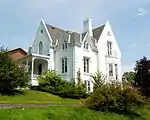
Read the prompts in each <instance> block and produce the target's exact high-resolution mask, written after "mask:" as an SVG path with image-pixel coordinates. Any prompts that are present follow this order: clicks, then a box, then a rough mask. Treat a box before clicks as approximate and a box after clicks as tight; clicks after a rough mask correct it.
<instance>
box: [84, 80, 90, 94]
mask: <svg viewBox="0 0 150 120" xmlns="http://www.w3.org/2000/svg"><path fill="white" fill-rule="evenodd" d="M84 84H85V86H86V89H87V91H88V92H90V91H91V82H90V81H89V80H85V81H84Z"/></svg>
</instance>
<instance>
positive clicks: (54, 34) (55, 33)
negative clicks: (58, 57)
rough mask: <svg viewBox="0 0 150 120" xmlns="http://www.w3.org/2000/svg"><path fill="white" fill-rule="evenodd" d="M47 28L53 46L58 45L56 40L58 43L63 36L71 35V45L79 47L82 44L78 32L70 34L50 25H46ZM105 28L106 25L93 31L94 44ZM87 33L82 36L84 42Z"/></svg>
mask: <svg viewBox="0 0 150 120" xmlns="http://www.w3.org/2000/svg"><path fill="white" fill-rule="evenodd" d="M46 27H47V29H48V32H49V34H50V36H51V38H52V40H53V45H55V44H56V40H58V41H59V40H60V38H61V36H62V35H66V36H69V34H70V35H71V43H73V44H77V45H79V44H80V34H79V33H77V32H70V33H69V32H68V31H66V30H63V29H60V28H58V27H54V26H52V25H49V24H46ZM104 27H105V25H102V26H100V27H97V28H94V29H93V30H92V31H93V39H92V40H93V43H95V39H96V40H97V41H98V39H99V37H100V35H101V33H102V31H103V29H104ZM86 33H87V32H85V33H82V34H81V36H82V40H83V39H84V37H85V35H86Z"/></svg>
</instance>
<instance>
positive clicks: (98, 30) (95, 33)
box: [82, 25, 105, 41]
mask: <svg viewBox="0 0 150 120" xmlns="http://www.w3.org/2000/svg"><path fill="white" fill-rule="evenodd" d="M104 27H105V25H102V26H99V27H97V28H94V29H93V30H92V32H93V38H94V39H96V40H97V41H98V39H99V37H100V35H101V34H102V31H103V29H104ZM86 33H87V32H84V33H82V40H83V39H84V37H85V35H86Z"/></svg>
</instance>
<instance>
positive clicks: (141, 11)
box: [136, 7, 148, 17]
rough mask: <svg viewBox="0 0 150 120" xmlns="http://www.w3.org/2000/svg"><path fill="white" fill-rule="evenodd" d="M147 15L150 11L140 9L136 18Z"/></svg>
mask: <svg viewBox="0 0 150 120" xmlns="http://www.w3.org/2000/svg"><path fill="white" fill-rule="evenodd" d="M147 13H148V11H147V10H146V9H145V8H142V7H140V8H138V11H137V14H136V16H137V17H143V16H144V15H146V14H147Z"/></svg>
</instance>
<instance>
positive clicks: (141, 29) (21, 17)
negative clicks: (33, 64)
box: [0, 0, 150, 72]
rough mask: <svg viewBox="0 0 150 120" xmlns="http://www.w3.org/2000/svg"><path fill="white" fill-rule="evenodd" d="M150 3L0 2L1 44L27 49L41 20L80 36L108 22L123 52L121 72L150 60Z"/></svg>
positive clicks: (149, 0)
mask: <svg viewBox="0 0 150 120" xmlns="http://www.w3.org/2000/svg"><path fill="white" fill-rule="evenodd" d="M149 12H150V0H0V16H1V17H0V18H1V19H0V28H1V29H0V44H3V45H5V46H6V47H8V48H16V47H22V48H24V49H26V50H27V49H28V47H29V46H30V45H32V42H33V40H34V37H35V34H36V31H37V28H38V25H39V23H40V20H41V18H43V19H44V20H45V21H46V23H48V24H51V25H54V26H57V27H60V28H63V29H66V30H73V31H78V32H82V30H83V28H82V27H83V25H82V22H83V20H85V19H86V18H91V19H92V20H93V27H97V26H100V25H102V24H104V23H105V22H106V20H109V21H110V24H111V26H112V29H113V31H114V34H115V36H116V39H117V41H118V44H119V46H120V49H121V52H122V65H123V72H124V71H129V70H132V69H133V66H134V65H135V61H136V60H138V59H140V58H142V56H147V57H149V56H150V14H149Z"/></svg>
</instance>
